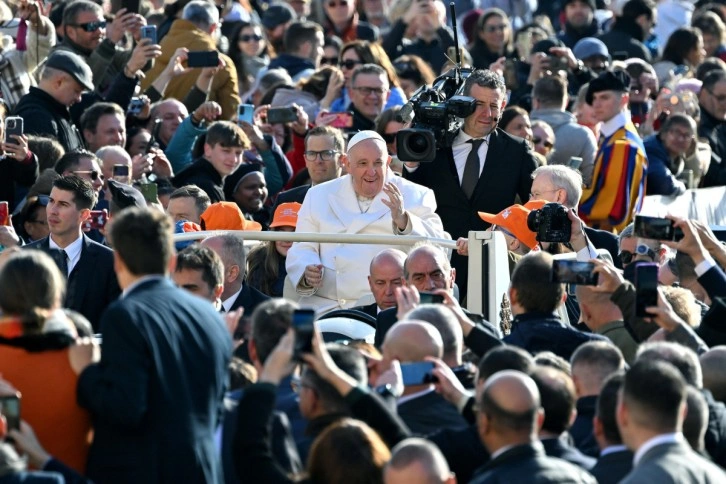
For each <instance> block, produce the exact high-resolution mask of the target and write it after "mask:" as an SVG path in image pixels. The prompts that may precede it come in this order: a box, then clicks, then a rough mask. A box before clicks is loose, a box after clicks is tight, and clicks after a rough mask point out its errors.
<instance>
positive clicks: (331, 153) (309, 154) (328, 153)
mask: <svg viewBox="0 0 726 484" xmlns="http://www.w3.org/2000/svg"><path fill="white" fill-rule="evenodd" d="M338 153H339V152H338V151H335V150H322V151H312V150H309V151H306V152H305V153H304V155H305V159H306V160H307V161H315V160H317V159H318V155H320V159H321V160H323V161H330V160H332V159H333V158H335V155H337V154H338Z"/></svg>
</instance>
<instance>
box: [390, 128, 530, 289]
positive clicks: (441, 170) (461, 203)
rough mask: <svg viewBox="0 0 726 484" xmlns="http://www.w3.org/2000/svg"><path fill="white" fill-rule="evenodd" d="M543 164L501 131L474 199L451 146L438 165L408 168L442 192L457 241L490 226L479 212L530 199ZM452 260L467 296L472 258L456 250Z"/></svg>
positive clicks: (445, 217)
mask: <svg viewBox="0 0 726 484" xmlns="http://www.w3.org/2000/svg"><path fill="white" fill-rule="evenodd" d="M535 168H537V162H536V161H535V159H534V157H533V156H532V152H531V150H530V148H529V145H528V144H527V143H526V142H525V141H524V140H522V139H519V138H515V137H513V136H510V135H509V134H507V133H505V132H504V131H502V130H500V129H499V128H497V129H495V130H494V131H493V132H492V133H491V135H490V137H489V147H488V150H487V157H486V160H485V163H484V168H483V169H482V172H481V175H480V176H479V181H478V182H477V185H476V187H475V188H474V193H473V194H472V197H471V199H468V198H467V197H466V195H465V194H464V191H463V190H462V189H461V184H460V183H459V175H458V173H457V171H456V164H455V163H454V156H453V154H452V150H451V148H445V149H442V150H438V151H437V152H436V159H434V161H433V162H432V163H420V164H419V166H418V168H417V169H416V170H415V171H413V172H408V171H407V170H406V169H404V170H403V176H404V178H408V179H409V180H411V181H413V182H416V183H418V184H420V185H424V186H426V187H429V188H430V189H432V190H433V191H434V195H435V196H436V205H437V208H436V213H438V214H439V216H440V217H441V221H442V222H443V223H444V230H446V231H447V232H448V233H449V234H451V238H452V239H454V240H456V239H457V238H459V237H467V236H468V233H469V231H470V230H485V229H486V228H487V227H488V226H489V224H488V223H486V222H484V221H483V220H482V219H481V217H479V214H478V213H477V212H487V213H499V212H501V211H502V210H504V209H505V208H507V207H509V206H511V205H512V204H514V202H515V197H516V196H517V195H519V198H520V200H521V201H522V202H526V201H527V200H529V192H530V189H531V188H532V172H533V171H534V170H535ZM451 262H452V264H453V265H454V267H456V272H457V274H456V275H457V278H456V282H457V283H458V284H459V289H460V291H461V294H462V298H463V297H464V295H465V294H466V284H467V275H468V266H467V264H468V257H461V256H459V255H458V254H456V253H454V254H453V256H452V258H451Z"/></svg>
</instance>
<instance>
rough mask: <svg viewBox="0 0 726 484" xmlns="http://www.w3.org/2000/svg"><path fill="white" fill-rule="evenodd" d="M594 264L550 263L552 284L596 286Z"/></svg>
mask: <svg viewBox="0 0 726 484" xmlns="http://www.w3.org/2000/svg"><path fill="white" fill-rule="evenodd" d="M593 270H595V264H593V263H592V262H584V261H578V260H566V259H555V260H554V261H552V282H562V283H565V284H579V285H581V286H597V280H598V274H597V273H596V272H593Z"/></svg>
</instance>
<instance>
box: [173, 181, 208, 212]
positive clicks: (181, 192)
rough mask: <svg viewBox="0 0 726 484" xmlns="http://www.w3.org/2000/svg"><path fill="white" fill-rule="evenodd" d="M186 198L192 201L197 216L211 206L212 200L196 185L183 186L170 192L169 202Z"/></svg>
mask: <svg viewBox="0 0 726 484" xmlns="http://www.w3.org/2000/svg"><path fill="white" fill-rule="evenodd" d="M187 197H189V198H193V199H194V207H195V208H196V209H197V212H198V213H199V215H201V214H203V213H204V211H205V210H206V209H208V208H209V206H210V205H211V204H212V200H211V199H210V198H209V195H207V192H205V191H204V190H202V189H201V188H199V187H198V186H196V185H184V186H183V187H179V188H177V189H176V190H174V191H173V192H171V195H169V200H174V199H175V198H187Z"/></svg>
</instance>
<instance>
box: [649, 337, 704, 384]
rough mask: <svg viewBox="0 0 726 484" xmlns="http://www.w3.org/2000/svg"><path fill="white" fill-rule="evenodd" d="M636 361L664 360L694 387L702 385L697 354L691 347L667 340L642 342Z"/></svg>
mask: <svg viewBox="0 0 726 484" xmlns="http://www.w3.org/2000/svg"><path fill="white" fill-rule="evenodd" d="M636 359H637V361H640V360H649V361H665V362H666V363H670V364H671V365H673V366H674V367H675V368H676V369H677V370H678V371H679V372H681V375H682V376H683V378H684V379H685V380H686V383H688V384H689V385H693V386H694V387H696V388H701V387H703V374H702V372H701V363H700V362H699V361H698V355H696V352H695V351H693V350H692V349H690V348H688V347H686V346H683V345H680V344H678V343H672V342H668V341H658V342H654V343H643V344H642V345H641V346H640V347H639V348H638V353H637V355H636Z"/></svg>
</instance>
